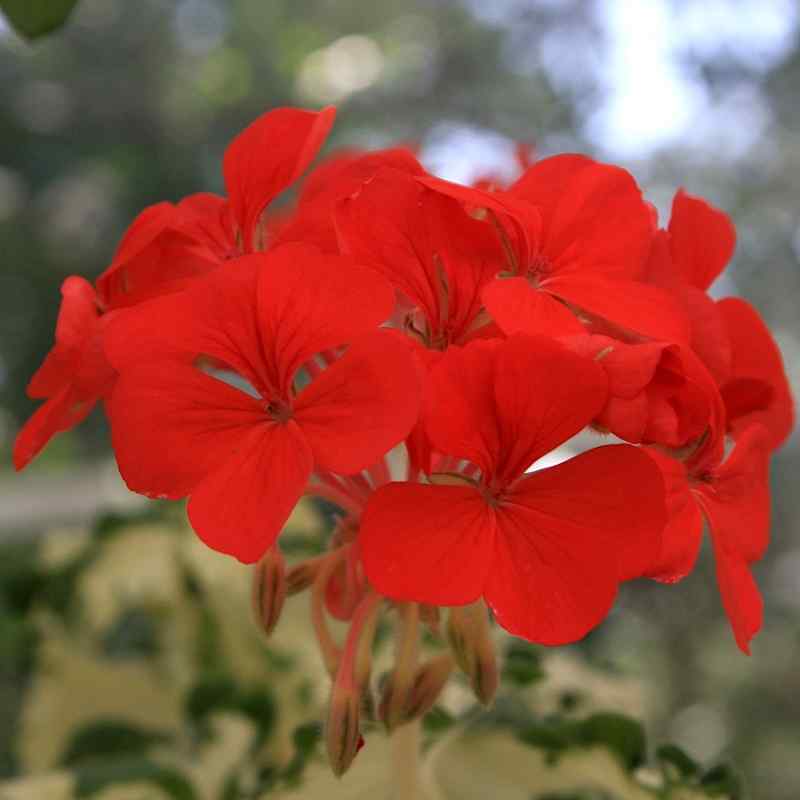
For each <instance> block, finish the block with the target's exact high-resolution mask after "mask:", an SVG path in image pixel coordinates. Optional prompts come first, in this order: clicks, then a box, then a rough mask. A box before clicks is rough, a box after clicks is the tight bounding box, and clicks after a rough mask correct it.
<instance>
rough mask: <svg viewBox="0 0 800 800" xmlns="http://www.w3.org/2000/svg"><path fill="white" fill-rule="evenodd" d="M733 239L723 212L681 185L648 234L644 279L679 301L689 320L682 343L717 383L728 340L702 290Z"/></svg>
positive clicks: (727, 364) (725, 371)
mask: <svg viewBox="0 0 800 800" xmlns="http://www.w3.org/2000/svg"><path fill="white" fill-rule="evenodd" d="M735 245H736V230H735V229H734V227H733V223H732V222H731V220H730V218H729V217H728V215H727V214H725V213H724V212H722V211H720V210H719V209H717V208H714V206H712V205H711V204H709V203H707V202H706V201H705V200H703V199H702V198H699V197H693V196H692V195H689V194H687V193H686V192H684V191H683V189H679V190H678V191H677V192H676V193H675V197H674V199H673V201H672V212H671V215H670V220H669V227H668V228H667V230H659V231H658V232H657V233H656V235H655V237H654V240H653V247H652V249H651V252H650V256H649V259H648V264H647V268H646V272H647V280H648V282H650V283H652V284H653V285H655V286H659V287H662V288H663V289H665V290H666V291H668V292H669V293H670V294H671V295H672V297H673V298H674V299H675V300H676V301H677V302H678V303H679V304H680V306H681V308H682V309H683V311H684V313H685V315H686V317H687V319H688V321H689V340H688V344H689V345H690V346H691V348H692V350H693V351H694V352H695V353H696V354H697V356H698V357H699V358H700V360H701V361H702V362H703V363H704V364H705V365H706V367H707V368H708V370H709V372H710V373H711V374H712V375H713V376H714V378H715V379H716V380H717V382H718V383H722V382H724V381H726V380H727V379H728V375H729V372H730V368H731V348H730V341H729V337H728V334H727V331H726V330H725V326H724V323H723V320H722V317H721V315H720V312H719V309H718V308H717V306H716V304H715V303H714V301H713V300H712V299H711V298H710V297H709V296H708V294H707V293H706V290H707V289H708V287H709V286H710V285H711V283H712V282H713V281H714V279H715V278H716V277H717V275H719V273H720V272H721V271H722V270H723V268H724V267H725V265H726V264H727V263H728V261H729V260H730V258H731V255H732V254H733V250H734V247H735Z"/></svg>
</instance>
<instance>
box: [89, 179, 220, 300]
mask: <svg viewBox="0 0 800 800" xmlns="http://www.w3.org/2000/svg"><path fill="white" fill-rule="evenodd" d="M207 197H213V195H193V196H191V197H187V198H185V199H184V200H182V201H181V202H180V203H179V204H178V205H177V206H176V205H173V204H172V203H157V204H156V205H154V206H150V207H149V208H146V209H145V210H144V211H142V213H141V214H139V216H138V217H136V219H135V220H134V221H133V223H132V224H131V226H130V227H129V228H128V230H127V231H126V232H125V235H124V236H123V237H122V240H121V241H120V243H119V246H118V247H117V252H116V253H115V254H114V259H113V260H112V262H111V264H110V265H109V267H108V268H107V269H106V270H105V271H104V272H103V274H102V275H100V277H99V278H98V279H97V293H98V295H99V297H100V298H101V300H102V303H103V306H104V308H106V309H115V308H122V307H125V306H131V305H136V304H137V303H141V302H142V301H143V300H149V299H150V298H152V297H157V296H158V295H161V294H170V293H171V292H175V291H180V290H181V289H184V288H186V286H187V285H188V284H189V282H190V281H191V280H193V279H194V278H197V277H198V276H200V275H204V274H206V273H208V272H210V271H211V270H212V269H215V268H216V267H218V266H219V265H220V263H221V259H220V256H219V253H218V252H215V249H214V248H213V247H212V246H210V245H211V244H212V242H210V241H204V238H203V237H202V236H200V235H193V231H192V226H193V225H195V226H198V227H199V226H201V225H202V222H201V221H200V220H199V219H198V217H200V219H204V218H205V217H206V216H211V213H213V212H211V211H210V209H209V206H208V202H207V200H206V198H207Z"/></svg>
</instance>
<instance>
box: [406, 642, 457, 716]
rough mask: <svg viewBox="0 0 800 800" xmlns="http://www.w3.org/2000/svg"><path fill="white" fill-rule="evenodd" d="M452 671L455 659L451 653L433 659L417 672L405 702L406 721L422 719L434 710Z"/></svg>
mask: <svg viewBox="0 0 800 800" xmlns="http://www.w3.org/2000/svg"><path fill="white" fill-rule="evenodd" d="M452 671H453V657H452V656H451V655H450V653H442V654H440V655H438V656H436V657H435V658H432V659H431V660H430V661H428V662H426V663H425V664H423V665H422V666H421V667H420V668H419V669H418V670H417V674H416V675H415V676H414V683H413V684H412V685H411V691H410V692H409V693H408V696H407V698H406V702H405V708H404V714H403V716H404V719H405V721H407V722H408V721H411V720H413V719H417V718H419V717H422V716H424V715H425V714H427V713H428V711H430V710H431V708H433V704H434V703H435V702H436V701H437V699H438V698H439V695H440V694H441V693H442V690H443V689H444V687H445V684H446V683H447V680H448V678H449V677H450V673H451V672H452Z"/></svg>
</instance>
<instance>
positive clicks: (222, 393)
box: [107, 244, 420, 562]
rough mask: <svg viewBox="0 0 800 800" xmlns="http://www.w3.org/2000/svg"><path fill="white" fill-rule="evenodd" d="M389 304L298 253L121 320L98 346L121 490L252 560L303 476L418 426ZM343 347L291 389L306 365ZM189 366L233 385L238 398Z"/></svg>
mask: <svg viewBox="0 0 800 800" xmlns="http://www.w3.org/2000/svg"><path fill="white" fill-rule="evenodd" d="M392 306H393V293H392V291H391V288H390V287H389V286H388V285H387V284H386V283H385V282H384V281H383V279H382V278H381V277H380V276H379V275H377V274H376V273H374V272H372V271H370V270H368V269H365V268H363V267H359V266H357V265H356V264H355V263H353V262H352V261H351V260H349V259H347V258H343V257H340V256H323V255H321V254H320V253H319V252H318V251H317V250H315V249H314V248H312V247H310V246H308V245H299V244H298V245H284V246H282V247H280V248H276V249H275V250H273V251H271V252H270V253H268V254H263V255H258V254H257V255H253V256H248V257H243V258H242V259H240V260H239V262H238V263H237V266H236V268H235V269H226V270H221V271H219V272H216V273H214V274H212V275H211V276H210V277H208V278H206V279H205V280H203V281H201V282H199V283H198V284H197V285H196V286H195V287H193V288H192V289H189V290H187V291H186V292H182V293H180V294H176V295H170V296H168V297H163V298H158V299H157V300H154V301H152V302H150V303H144V304H142V305H140V306H138V307H136V308H135V309H131V310H130V311H127V312H124V313H120V316H119V317H118V319H117V320H116V322H115V324H114V325H112V326H111V327H110V329H109V332H108V337H107V351H108V354H109V357H110V359H111V361H112V363H113V364H114V366H115V367H116V368H117V369H118V370H119V371H120V373H121V374H120V377H119V379H118V382H117V384H116V386H115V388H114V391H113V393H112V396H111V400H110V403H109V409H110V418H111V425H112V441H113V444H114V450H115V453H116V455H117V460H118V463H119V467H120V472H121V473H122V476H123V478H124V479H125V481H126V483H127V484H128V486H129V487H130V488H131V489H133V490H134V491H137V492H140V493H142V494H147V495H150V496H163V497H170V498H178V497H183V496H185V495H190V500H189V518H190V520H191V522H192V526H193V527H194V529H195V530H196V531H197V533H198V534H199V535H200V537H201V538H202V539H203V540H204V541H205V542H206V543H207V544H208V545H209V546H211V547H213V548H214V549H217V550H220V551H222V552H225V553H230V554H232V555H235V556H236V557H237V558H239V559H240V560H242V561H245V562H251V561H255V560H257V559H258V558H260V557H261V555H263V553H264V552H265V551H266V550H267V549H268V548H269V547H270V546H271V545H272V543H273V541H274V540H275V538H276V536H277V535H278V533H279V531H280V529H281V527H282V525H283V523H284V522H285V521H286V519H287V517H288V516H289V513H290V512H291V510H292V508H293V507H294V505H295V503H296V502H297V500H298V499H299V497H300V495H301V493H302V492H303V490H304V488H305V485H306V482H307V481H308V479H309V477H310V476H311V473H312V471H313V470H314V469H315V468H318V469H323V470H329V471H332V472H342V473H350V472H357V471H359V470H361V469H362V468H363V467H366V466H368V465H369V464H371V463H373V462H374V461H376V460H377V459H378V458H379V457H381V456H382V455H383V454H384V453H385V452H386V451H387V450H388V449H389V448H391V447H392V446H394V445H395V444H397V443H398V442H399V441H401V440H402V439H403V438H404V437H405V436H406V435H407V434H408V431H409V430H410V428H411V426H412V425H413V424H414V422H415V421H416V418H417V414H418V410H419V392H420V388H419V380H418V376H417V371H416V366H415V364H414V361H413V358H412V355H411V352H410V350H409V348H408V346H407V345H406V344H405V343H404V342H403V341H402V340H401V339H399V338H397V337H396V336H393V335H392V334H391V333H389V332H383V331H377V330H375V328H376V326H377V325H379V324H380V323H381V322H383V321H384V320H385V319H386V318H387V317H388V316H389V314H390V313H391V309H392ZM348 344H349V346H348V347H347V349H346V350H345V351H344V355H342V356H341V358H336V359H335V360H334V362H333V363H332V364H331V365H330V366H328V367H327V369H325V370H323V371H321V372H319V370H318V369H316V370H313V374H316V373H317V372H319V375H318V377H315V378H314V380H312V381H311V383H310V384H308V385H307V386H304V387H302V388H301V387H300V386H298V385H297V380H296V379H297V374H298V370H300V368H301V367H303V365H304V364H307V363H308V362H309V361H310V360H312V359H313V358H314V357H315V355H316V354H317V353H320V352H322V351H332V349H334V348H339V347H340V346H342V345H348ZM203 366H206V368H211V369H212V370H213V371H214V372H216V373H217V374H220V371H222V373H224V372H230V373H235V375H236V376H239V379H244V381H246V382H247V384H249V388H250V390H251V391H250V393H248V392H247V391H244V390H242V389H239V388H235V387H234V386H233V385H229V383H226V382H223V380H220V379H218V378H217V377H213V376H212V375H209V374H206V372H204V371H203V370H202V369H201V367H203ZM254 395H255V396H254Z"/></svg>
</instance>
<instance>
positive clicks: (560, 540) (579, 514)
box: [485, 445, 665, 645]
mask: <svg viewBox="0 0 800 800" xmlns="http://www.w3.org/2000/svg"><path fill="white" fill-rule="evenodd" d="M663 495H664V488H663V482H662V479H661V475H660V473H659V471H658V468H657V467H656V465H655V464H654V463H653V462H652V461H651V460H650V459H649V458H648V457H647V455H646V454H644V453H642V452H641V451H639V450H636V449H635V448H633V447H629V446H627V445H612V446H609V447H601V448H597V449H595V450H590V451H589V452H587V453H584V454H582V455H580V456H577V457H576V458H573V459H571V460H570V461H566V462H564V463H563V464H559V465H558V466H556V467H552V468H550V469H545V470H541V471H539V472H534V473H532V474H531V475H529V476H526V477H525V478H524V479H523V480H521V481H520V482H519V483H518V484H517V485H516V486H515V487H513V488H512V490H511V491H510V492H508V493H507V494H506V495H505V496H504V497H503V498H502V499H501V505H500V507H499V508H498V511H497V537H496V547H495V554H494V559H493V561H492V568H491V573H490V575H489V579H488V581H487V584H486V592H485V597H486V601H487V602H488V603H489V605H490V606H491V607H492V609H493V611H494V612H495V615H496V617H497V620H498V622H499V623H500V624H501V625H502V626H503V627H504V628H506V630H508V631H510V632H511V633H513V634H515V635H517V636H522V637H524V638H526V639H528V640H530V641H535V642H539V643H542V644H548V645H556V644H566V643H567V642H572V641H575V640H577V639H580V638H581V637H583V636H584V635H585V634H586V633H588V632H589V631H590V630H591V629H592V628H594V627H595V626H596V625H597V624H598V623H599V622H600V621H601V620H602V619H603V618H604V617H605V616H606V614H607V613H608V611H609V609H610V608H611V604H612V602H613V600H614V596H615V595H616V591H617V583H618V581H619V579H620V577H621V575H620V570H621V568H622V567H623V566H629V565H630V564H631V563H634V562H637V563H647V562H648V558H649V559H651V560H652V558H653V557H654V556H655V555H656V553H657V552H658V548H659V545H660V537H661V529H662V528H663V525H664V519H665V511H664V500H663ZM625 577H629V576H625Z"/></svg>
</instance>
